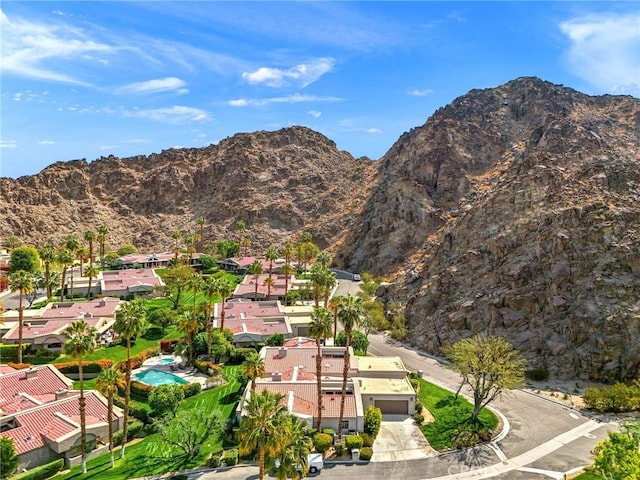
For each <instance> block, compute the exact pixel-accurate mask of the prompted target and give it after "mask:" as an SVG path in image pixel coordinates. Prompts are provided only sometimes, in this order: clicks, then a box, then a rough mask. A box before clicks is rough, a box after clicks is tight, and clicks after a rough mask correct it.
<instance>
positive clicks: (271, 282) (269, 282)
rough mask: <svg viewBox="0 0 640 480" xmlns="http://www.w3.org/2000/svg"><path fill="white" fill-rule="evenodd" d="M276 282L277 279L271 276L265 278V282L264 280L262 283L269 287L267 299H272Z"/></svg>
mask: <svg viewBox="0 0 640 480" xmlns="http://www.w3.org/2000/svg"><path fill="white" fill-rule="evenodd" d="M275 284H276V281H275V280H274V279H273V278H271V277H267V278H265V279H264V282H262V285H266V287H267V300H271V287H273V286H274V285H275Z"/></svg>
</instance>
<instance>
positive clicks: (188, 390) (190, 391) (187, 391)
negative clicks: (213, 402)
mask: <svg viewBox="0 0 640 480" xmlns="http://www.w3.org/2000/svg"><path fill="white" fill-rule="evenodd" d="M182 389H183V390H184V398H189V397H193V396H194V395H197V394H199V393H200V390H201V389H202V385H200V384H199V383H188V384H186V385H182Z"/></svg>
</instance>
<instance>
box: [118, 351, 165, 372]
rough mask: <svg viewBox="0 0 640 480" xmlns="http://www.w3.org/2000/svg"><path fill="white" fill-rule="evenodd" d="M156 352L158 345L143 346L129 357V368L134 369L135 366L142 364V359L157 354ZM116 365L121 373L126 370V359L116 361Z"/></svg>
mask: <svg viewBox="0 0 640 480" xmlns="http://www.w3.org/2000/svg"><path fill="white" fill-rule="evenodd" d="M158 353H159V350H158V347H150V348H145V349H144V350H142V351H141V352H140V353H139V354H137V355H134V356H133V357H131V358H130V359H129V362H130V364H131V370H135V369H136V368H139V367H140V366H142V364H143V363H144V361H145V360H146V359H147V358H150V357H153V356H155V355H157V354H158ZM116 367H117V368H118V370H120V371H121V372H122V373H124V372H126V370H127V361H126V360H122V361H121V362H118V364H117V365H116Z"/></svg>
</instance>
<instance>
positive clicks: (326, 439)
mask: <svg viewBox="0 0 640 480" xmlns="http://www.w3.org/2000/svg"><path fill="white" fill-rule="evenodd" d="M332 443H333V438H331V435H327V434H326V433H316V434H315V435H314V436H313V446H314V447H316V451H318V452H320V453H324V452H326V451H327V450H329V448H330V447H331V444H332Z"/></svg>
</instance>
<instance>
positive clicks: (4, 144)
mask: <svg viewBox="0 0 640 480" xmlns="http://www.w3.org/2000/svg"><path fill="white" fill-rule="evenodd" d="M17 146H18V142H16V141H15V140H3V141H0V148H17Z"/></svg>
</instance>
